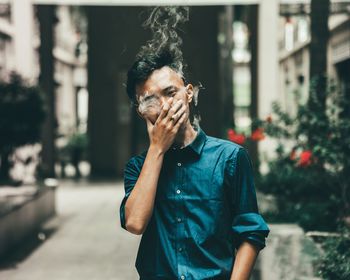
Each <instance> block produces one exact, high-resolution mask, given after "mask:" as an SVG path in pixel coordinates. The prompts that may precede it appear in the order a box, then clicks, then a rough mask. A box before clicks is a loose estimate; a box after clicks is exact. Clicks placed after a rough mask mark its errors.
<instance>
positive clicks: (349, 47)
mask: <svg viewBox="0 0 350 280" xmlns="http://www.w3.org/2000/svg"><path fill="white" fill-rule="evenodd" d="M332 2H333V3H332V4H331V8H330V17H329V22H328V26H329V30H330V38H329V44H328V63H327V64H328V65H327V72H328V76H329V77H330V78H333V79H334V80H335V81H337V82H338V83H339V84H341V85H342V88H343V90H347V91H349V88H350V3H349V2H347V3H346V2H345V1H343V3H341V1H332ZM309 9H310V7H309V5H306V4H305V5H295V4H294V5H293V4H291V5H281V10H280V15H281V16H280V18H279V69H280V71H279V73H280V78H279V92H280V96H279V101H280V102H281V104H282V105H283V107H284V108H287V109H288V110H289V111H290V112H291V113H296V105H297V103H298V102H302V103H305V102H306V100H307V98H308V88H309V85H310V77H309V68H310V52H309V45H310V39H311V35H310V18H309ZM348 96H349V97H350V93H348Z"/></svg>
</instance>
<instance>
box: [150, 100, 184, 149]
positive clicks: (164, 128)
mask: <svg viewBox="0 0 350 280" xmlns="http://www.w3.org/2000/svg"><path fill="white" fill-rule="evenodd" d="M172 104H173V98H172V97H171V98H169V100H168V102H166V103H165V104H164V105H163V107H162V110H161V112H160V114H159V116H158V118H157V120H156V122H155V123H154V125H153V124H152V122H151V121H150V120H149V119H148V118H145V119H146V122H147V130H148V135H149V138H150V146H152V147H154V148H156V149H158V150H159V151H160V152H161V153H165V152H166V151H167V150H168V149H169V148H170V146H171V145H172V143H173V142H174V140H175V137H176V134H177V132H178V130H179V128H180V126H181V125H182V124H183V123H184V121H185V119H186V106H185V105H184V102H183V101H182V100H177V101H176V102H175V104H173V106H171V105H172Z"/></svg>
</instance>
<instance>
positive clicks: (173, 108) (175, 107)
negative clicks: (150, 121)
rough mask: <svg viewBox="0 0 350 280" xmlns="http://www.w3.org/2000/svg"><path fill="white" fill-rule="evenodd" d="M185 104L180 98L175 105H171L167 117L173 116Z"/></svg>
mask: <svg viewBox="0 0 350 280" xmlns="http://www.w3.org/2000/svg"><path fill="white" fill-rule="evenodd" d="M182 105H183V101H182V100H178V101H177V102H176V103H175V104H174V106H173V107H171V108H170V109H169V111H168V114H167V118H169V119H170V118H173V116H174V115H175V113H176V112H177V111H178V110H179V109H180V108H181V107H182Z"/></svg>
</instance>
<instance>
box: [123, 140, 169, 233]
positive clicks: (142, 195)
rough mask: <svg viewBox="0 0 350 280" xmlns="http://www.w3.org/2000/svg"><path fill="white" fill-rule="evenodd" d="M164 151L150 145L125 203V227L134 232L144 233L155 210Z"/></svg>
mask: <svg viewBox="0 0 350 280" xmlns="http://www.w3.org/2000/svg"><path fill="white" fill-rule="evenodd" d="M163 158H164V153H163V152H162V151H161V150H159V149H157V148H156V147H152V146H150V148H149V149H148V152H147V156H146V158H145V161H144V163H143V167H142V170H141V173H140V176H139V178H138V179H137V182H136V184H135V186H134V188H133V190H132V192H131V193H130V196H129V198H128V199H127V201H126V204H125V221H126V223H125V227H126V229H127V230H128V231H129V232H131V233H134V234H142V233H143V232H144V230H145V228H146V227H147V224H148V221H149V219H150V217H151V215H152V212H153V206H154V200H155V195H156V190H157V184H158V178H159V174H160V170H161V168H162V164H163Z"/></svg>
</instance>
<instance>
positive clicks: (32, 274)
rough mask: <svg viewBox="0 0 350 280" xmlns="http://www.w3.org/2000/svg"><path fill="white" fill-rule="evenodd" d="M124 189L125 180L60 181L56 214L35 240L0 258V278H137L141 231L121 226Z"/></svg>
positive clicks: (64, 279)
mask: <svg viewBox="0 0 350 280" xmlns="http://www.w3.org/2000/svg"><path fill="white" fill-rule="evenodd" d="M123 195H124V189H123V185H122V183H121V182H102V183H96V182H81V183H75V182H74V181H62V182H61V183H60V186H59V187H58V189H57V216H56V217H55V218H53V219H51V220H50V221H49V222H48V223H46V224H45V225H44V227H43V230H42V232H41V233H38V234H37V238H36V239H37V240H34V241H33V240H31V241H30V242H28V243H32V244H29V245H28V246H24V247H21V248H19V249H18V250H17V251H16V252H14V254H13V255H11V256H9V258H8V259H7V260H6V262H4V261H2V262H1V264H0V279H6V280H46V279H50V280H109V279H110V280H112V279H113V280H129V279H130V280H134V279H138V277H137V272H136V270H135V268H134V262H135V257H136V253H137V248H138V243H139V240H140V237H139V236H136V235H132V234H130V233H128V232H126V231H125V230H124V229H122V228H121V227H120V222H119V205H120V202H121V199H122V197H123ZM33 244H34V245H33ZM25 247H32V248H31V250H29V251H28V248H25ZM25 251H26V252H25Z"/></svg>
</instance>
